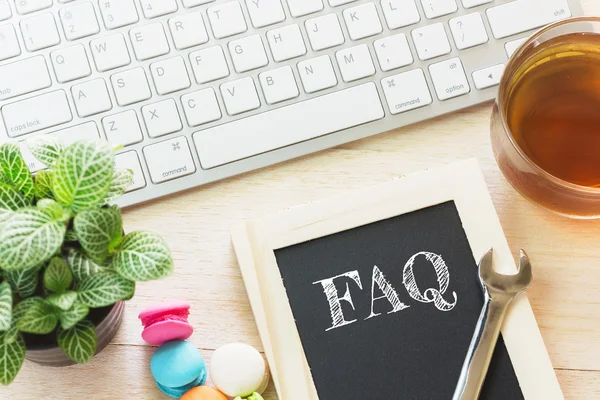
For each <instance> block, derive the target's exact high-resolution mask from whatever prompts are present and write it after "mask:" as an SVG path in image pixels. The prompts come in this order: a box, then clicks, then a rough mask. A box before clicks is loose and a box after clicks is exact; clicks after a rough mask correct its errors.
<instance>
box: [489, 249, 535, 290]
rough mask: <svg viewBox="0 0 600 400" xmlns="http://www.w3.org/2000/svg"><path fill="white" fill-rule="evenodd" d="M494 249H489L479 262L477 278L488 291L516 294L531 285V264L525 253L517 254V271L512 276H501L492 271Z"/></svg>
mask: <svg viewBox="0 0 600 400" xmlns="http://www.w3.org/2000/svg"><path fill="white" fill-rule="evenodd" d="M493 256H494V249H493V248H492V249H489V250H488V252H487V253H485V254H484V255H483V257H482V258H481V261H480V262H479V278H480V280H481V283H482V285H484V286H485V287H486V288H487V289H488V291H489V290H495V291H497V292H502V293H506V294H516V293H520V292H522V291H524V290H526V289H527V288H528V287H529V285H530V284H531V280H532V278H533V273H532V271H531V262H530V261H529V257H528V256H527V254H526V253H525V251H523V250H521V251H520V253H519V270H518V271H517V273H516V274H514V275H503V274H500V273H498V272H496V271H495V270H494V267H493Z"/></svg>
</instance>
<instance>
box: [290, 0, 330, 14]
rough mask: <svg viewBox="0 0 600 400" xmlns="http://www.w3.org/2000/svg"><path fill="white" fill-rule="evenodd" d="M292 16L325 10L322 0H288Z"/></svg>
mask: <svg viewBox="0 0 600 400" xmlns="http://www.w3.org/2000/svg"><path fill="white" fill-rule="evenodd" d="M287 2H288V6H289V7H290V13H291V14H292V17H302V16H303V15H308V14H312V13H316V12H319V11H321V10H323V1H322V0H287Z"/></svg>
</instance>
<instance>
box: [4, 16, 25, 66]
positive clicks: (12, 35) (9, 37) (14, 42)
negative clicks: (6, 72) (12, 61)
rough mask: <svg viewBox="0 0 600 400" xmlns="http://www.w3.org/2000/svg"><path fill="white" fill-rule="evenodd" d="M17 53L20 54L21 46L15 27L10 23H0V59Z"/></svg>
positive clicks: (6, 58)
mask: <svg viewBox="0 0 600 400" xmlns="http://www.w3.org/2000/svg"><path fill="white" fill-rule="evenodd" d="M19 54H21V47H20V46H19V39H17V33H16V32H15V27H14V26H12V25H11V24H6V25H0V61H4V60H8V59H9V58H13V57H16V56H18V55H19Z"/></svg>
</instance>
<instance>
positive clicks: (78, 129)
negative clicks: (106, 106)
mask: <svg viewBox="0 0 600 400" xmlns="http://www.w3.org/2000/svg"><path fill="white" fill-rule="evenodd" d="M50 135H52V136H54V137H55V138H57V139H58V140H60V141H61V142H63V143H64V145H65V146H70V145H71V144H73V143H75V142H78V141H80V140H98V139H100V133H99V132H98V126H97V125H96V123H95V122H93V121H90V122H86V123H85V124H80V125H75V126H71V127H69V128H65V129H61V130H59V131H55V132H52V133H50Z"/></svg>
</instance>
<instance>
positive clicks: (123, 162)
mask: <svg viewBox="0 0 600 400" xmlns="http://www.w3.org/2000/svg"><path fill="white" fill-rule="evenodd" d="M115 168H118V169H129V170H131V171H132V172H133V181H132V182H131V185H129V187H128V188H127V193H129V192H133V191H134V190H139V189H141V188H144V187H146V178H144V172H143V171H142V165H141V164H140V158H139V157H138V155H137V152H135V151H133V150H132V151H128V152H125V153H121V154H116V155H115Z"/></svg>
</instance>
